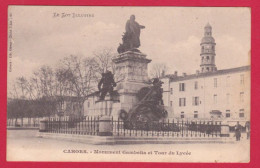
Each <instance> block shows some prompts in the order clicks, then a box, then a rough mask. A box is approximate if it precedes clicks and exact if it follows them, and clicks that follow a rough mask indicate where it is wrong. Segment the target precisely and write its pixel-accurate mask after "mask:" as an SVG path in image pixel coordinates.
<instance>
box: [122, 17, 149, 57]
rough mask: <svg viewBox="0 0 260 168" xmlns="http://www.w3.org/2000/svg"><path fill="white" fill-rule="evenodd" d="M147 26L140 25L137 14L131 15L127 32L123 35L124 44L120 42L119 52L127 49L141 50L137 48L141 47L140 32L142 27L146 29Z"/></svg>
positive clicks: (126, 27)
mask: <svg viewBox="0 0 260 168" xmlns="http://www.w3.org/2000/svg"><path fill="white" fill-rule="evenodd" d="M144 28H145V26H142V25H139V24H138V23H137V22H136V21H135V15H131V16H130V19H129V20H128V21H127V22H126V25H125V33H124V35H123V38H122V40H123V44H120V45H119V47H118V49H117V51H118V52H119V53H122V52H125V51H130V50H133V51H139V50H138V49H137V48H139V47H140V45H141V43H140V33H141V29H144Z"/></svg>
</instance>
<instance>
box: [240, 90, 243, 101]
mask: <svg viewBox="0 0 260 168" xmlns="http://www.w3.org/2000/svg"><path fill="white" fill-rule="evenodd" d="M240 102H244V92H240Z"/></svg>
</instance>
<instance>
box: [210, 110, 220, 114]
mask: <svg viewBox="0 0 260 168" xmlns="http://www.w3.org/2000/svg"><path fill="white" fill-rule="evenodd" d="M209 113H210V114H213V115H221V114H222V112H221V111H219V110H212V111H211V112H209Z"/></svg>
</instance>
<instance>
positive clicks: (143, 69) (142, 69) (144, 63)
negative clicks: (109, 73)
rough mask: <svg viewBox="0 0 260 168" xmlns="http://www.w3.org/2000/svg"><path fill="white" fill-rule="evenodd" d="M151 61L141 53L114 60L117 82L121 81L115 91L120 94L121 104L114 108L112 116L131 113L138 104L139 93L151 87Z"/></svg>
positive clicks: (126, 53)
mask: <svg viewBox="0 0 260 168" xmlns="http://www.w3.org/2000/svg"><path fill="white" fill-rule="evenodd" d="M150 62H151V60H150V59H147V58H146V55H145V54H143V53H139V52H132V51H127V52H124V53H121V54H120V55H118V56H117V57H115V58H114V59H113V63H114V64H115V80H116V81H120V82H119V83H118V84H117V87H116V89H115V90H117V92H118V93H119V97H120V103H119V104H117V105H114V106H113V110H112V115H113V116H117V117H118V116H119V111H120V110H121V109H124V110H125V111H127V112H128V111H129V110H130V109H131V108H132V107H133V106H134V105H135V104H136V103H137V98H136V94H137V92H138V91H139V90H140V89H141V88H143V87H147V86H149V84H148V69H147V68H148V63H150Z"/></svg>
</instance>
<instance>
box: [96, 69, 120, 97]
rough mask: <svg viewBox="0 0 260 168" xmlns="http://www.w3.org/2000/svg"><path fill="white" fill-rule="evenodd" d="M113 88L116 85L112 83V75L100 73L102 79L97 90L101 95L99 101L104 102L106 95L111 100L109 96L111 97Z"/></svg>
mask: <svg viewBox="0 0 260 168" xmlns="http://www.w3.org/2000/svg"><path fill="white" fill-rule="evenodd" d="M114 87H116V83H115V81H114V75H113V74H112V73H111V71H107V72H106V73H102V78H101V80H100V81H99V83H98V90H99V91H100V93H101V94H100V99H99V100H104V99H105V96H106V95H107V93H109V95H110V98H111V96H112V95H113V90H114Z"/></svg>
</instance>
